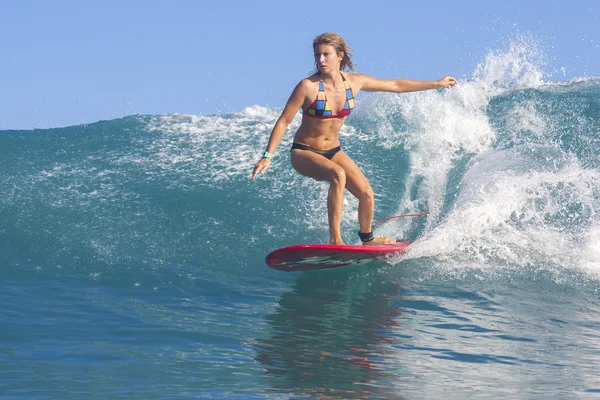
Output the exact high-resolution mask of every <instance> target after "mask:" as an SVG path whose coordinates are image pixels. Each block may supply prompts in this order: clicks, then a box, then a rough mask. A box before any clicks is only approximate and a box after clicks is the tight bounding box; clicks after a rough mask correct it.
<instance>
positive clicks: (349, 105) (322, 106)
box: [304, 73, 354, 118]
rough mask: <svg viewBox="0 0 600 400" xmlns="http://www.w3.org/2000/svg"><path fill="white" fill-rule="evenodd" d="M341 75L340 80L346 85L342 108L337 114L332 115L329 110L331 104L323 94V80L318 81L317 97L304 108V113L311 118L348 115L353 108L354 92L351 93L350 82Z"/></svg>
mask: <svg viewBox="0 0 600 400" xmlns="http://www.w3.org/2000/svg"><path fill="white" fill-rule="evenodd" d="M340 75H342V80H343V81H344V86H345V87H346V102H345V103H344V108H342V109H341V110H340V112H339V113H338V114H337V115H333V111H331V106H330V105H329V102H328V101H327V96H325V86H324V85H323V80H322V79H321V80H320V81H319V91H318V92H317V98H316V99H315V101H313V103H312V104H311V105H310V106H309V107H308V108H307V109H306V112H305V113H304V115H306V116H308V117H312V118H344V117H347V116H348V115H350V113H351V112H352V110H353V109H354V93H352V88H350V84H349V83H348V81H347V80H346V78H344V75H343V74H342V73H340Z"/></svg>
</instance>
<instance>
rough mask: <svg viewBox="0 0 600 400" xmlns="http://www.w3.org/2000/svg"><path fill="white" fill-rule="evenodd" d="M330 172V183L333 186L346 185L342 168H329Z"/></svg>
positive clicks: (344, 172)
mask: <svg viewBox="0 0 600 400" xmlns="http://www.w3.org/2000/svg"><path fill="white" fill-rule="evenodd" d="M329 172H330V176H331V180H330V182H331V183H334V184H340V185H346V171H344V168H342V167H335V168H331V170H330V171H329Z"/></svg>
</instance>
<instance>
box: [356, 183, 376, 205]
mask: <svg viewBox="0 0 600 400" xmlns="http://www.w3.org/2000/svg"><path fill="white" fill-rule="evenodd" d="M358 200H360V201H367V202H370V203H374V202H375V195H374V194H373V189H372V188H371V185H365V186H363V187H362V188H360V191H359V193H358Z"/></svg>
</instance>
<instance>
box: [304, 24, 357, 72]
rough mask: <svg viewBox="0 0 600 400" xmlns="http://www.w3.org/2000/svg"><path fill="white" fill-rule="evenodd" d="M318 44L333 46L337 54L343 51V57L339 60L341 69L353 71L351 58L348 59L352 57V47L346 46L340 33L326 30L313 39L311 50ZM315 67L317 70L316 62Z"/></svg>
mask: <svg viewBox="0 0 600 400" xmlns="http://www.w3.org/2000/svg"><path fill="white" fill-rule="evenodd" d="M320 44H326V45H329V46H333V48H334V49H335V51H336V53H337V54H340V53H344V57H343V58H342V61H341V62H340V69H341V70H342V71H354V64H352V60H351V59H350V58H351V57H352V49H351V48H350V47H348V45H347V44H346V41H345V40H344V39H343V38H342V37H341V36H340V35H338V34H337V33H332V32H327V33H323V34H321V35H319V36H317V37H316V38H315V39H314V40H313V50H315V48H316V47H317V46H318V45H320ZM315 67H316V68H317V71H318V70H319V67H318V66H317V65H316V62H315Z"/></svg>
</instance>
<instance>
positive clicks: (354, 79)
mask: <svg viewBox="0 0 600 400" xmlns="http://www.w3.org/2000/svg"><path fill="white" fill-rule="evenodd" d="M342 75H343V76H344V78H346V80H347V81H348V82H349V83H350V86H352V90H354V91H355V92H358V91H359V90H361V89H362V87H363V85H364V84H365V82H367V81H368V80H369V79H372V78H371V77H370V76H368V75H364V74H353V73H350V72H342Z"/></svg>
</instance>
